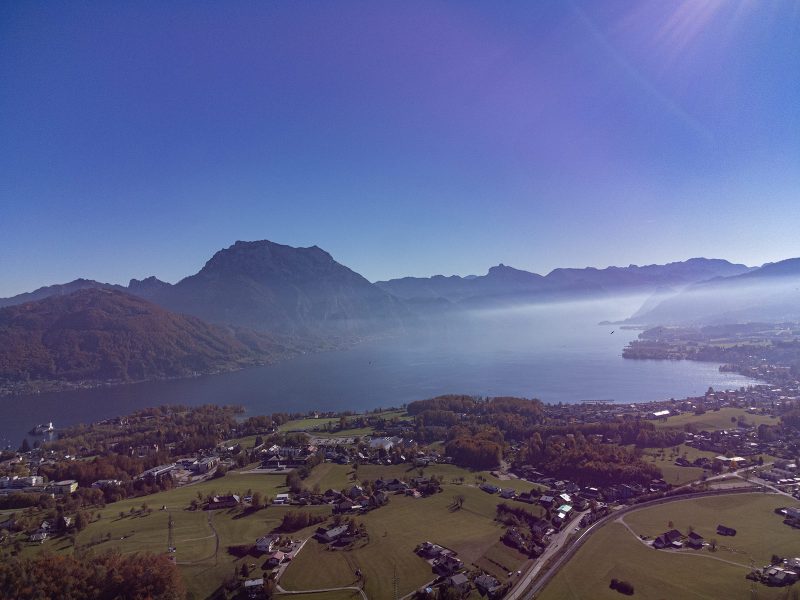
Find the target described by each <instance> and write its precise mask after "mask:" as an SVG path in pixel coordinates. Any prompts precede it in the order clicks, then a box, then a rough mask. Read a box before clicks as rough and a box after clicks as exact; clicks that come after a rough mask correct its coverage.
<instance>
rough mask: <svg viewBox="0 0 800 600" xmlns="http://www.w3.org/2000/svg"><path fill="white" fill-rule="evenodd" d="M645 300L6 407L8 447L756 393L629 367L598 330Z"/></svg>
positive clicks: (457, 324)
mask: <svg viewBox="0 0 800 600" xmlns="http://www.w3.org/2000/svg"><path fill="white" fill-rule="evenodd" d="M640 303H641V298H634V299H623V300H615V301H604V302H580V303H569V304H558V305H543V306H529V307H525V308H517V309H509V310H502V311H476V312H471V313H469V314H466V315H462V316H459V317H449V318H447V319H442V320H440V321H438V322H436V323H432V324H430V325H429V326H426V327H420V328H418V329H417V330H415V331H412V332H409V333H408V334H407V335H404V336H399V337H395V338H391V339H384V340H379V341H371V342H367V343H364V344H361V345H359V346H356V347H354V348H351V349H348V350H340V351H333V352H322V353H318V354H309V355H305V356H301V357H299V358H296V359H294V360H290V361H287V362H284V363H279V364H276V365H272V366H269V367H259V368H253V369H246V370H243V371H237V372H234V373H226V374H222V375H213V376H206V377H198V378H193V379H182V380H172V381H158V382H149V383H140V384H135V385H128V386H118V387H110V388H97V389H91V390H78V391H67V392H59V393H47V394H38V395H33V396H17V397H10V398H8V397H7V398H0V409H1V410H2V412H1V413H0V414H2V418H1V419H0V447H5V446H6V445H7V444H11V445H12V446H13V447H16V446H18V445H19V443H20V442H21V441H22V438H23V436H24V435H25V432H26V431H28V430H29V429H30V428H31V427H32V426H33V425H34V424H36V423H42V422H47V421H53V423H54V424H55V426H56V427H64V426H67V425H72V424H75V423H80V422H90V421H96V420H100V419H104V418H107V417H113V416H117V415H122V414H126V413H129V412H131V411H133V410H136V409H139V408H144V407H147V406H156V405H160V404H189V405H193V404H206V403H217V404H241V405H243V406H244V407H245V408H246V409H247V411H248V414H265V413H272V412H278V411H285V412H295V411H307V410H313V409H319V410H364V409H371V408H375V407H379V406H380V407H388V406H397V405H400V404H402V403H405V402H409V401H412V400H419V399H422V398H430V397H432V396H435V395H438V394H445V393H464V394H474V395H481V396H499V395H513V396H522V397H526V398H534V397H535V398H540V399H541V400H543V401H545V402H580V401H583V400H613V401H615V402H641V401H647V400H661V399H665V398H670V397H674V398H683V397H686V396H693V395H698V394H702V393H703V392H705V390H706V389H707V388H708V387H709V386H713V387H714V388H715V389H725V388H733V387H737V388H738V387H741V386H744V385H748V384H750V383H753V380H750V379H748V378H745V377H741V376H739V375H735V374H731V373H720V372H719V370H718V365H717V364H711V363H697V362H689V361H650V360H648V361H641V360H625V359H623V358H622V349H623V348H624V346H625V345H626V344H627V342H628V341H630V340H631V339H634V338H635V337H636V335H637V334H638V332H636V331H630V330H623V329H619V328H618V327H616V326H613V325H610V326H605V325H598V323H599V322H600V321H603V320H616V319H622V318H625V317H627V316H628V315H630V314H632V313H633V312H634V311H635V310H636V309H637V308H638V306H639V305H640ZM612 331H613V333H611V332H612Z"/></svg>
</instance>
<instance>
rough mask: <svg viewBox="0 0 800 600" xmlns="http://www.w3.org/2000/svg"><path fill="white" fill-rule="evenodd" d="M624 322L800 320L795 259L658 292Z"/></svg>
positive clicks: (798, 271)
mask: <svg viewBox="0 0 800 600" xmlns="http://www.w3.org/2000/svg"><path fill="white" fill-rule="evenodd" d="M628 321H629V322H631V323H637V324H643V325H714V324H727V323H745V322H753V321H759V322H788V321H800V258H792V259H788V260H783V261H780V262H776V263H768V264H765V265H764V266H762V267H761V268H758V269H753V270H750V271H748V272H746V273H743V274H741V275H736V276H733V277H717V278H714V279H710V280H708V281H703V282H699V283H695V284H693V285H691V286H688V287H686V288H685V289H683V290H681V291H680V292H675V293H672V294H670V293H662V294H661V296H660V297H659V298H658V301H649V302H647V303H645V305H644V306H643V307H642V308H641V309H640V310H639V311H638V312H637V313H636V314H634V315H633V316H632V317H631V318H630V319H628Z"/></svg>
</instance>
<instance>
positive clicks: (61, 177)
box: [0, 0, 800, 296]
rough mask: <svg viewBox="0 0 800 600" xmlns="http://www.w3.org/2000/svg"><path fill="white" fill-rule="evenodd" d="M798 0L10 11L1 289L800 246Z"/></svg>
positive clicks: (469, 268) (763, 252) (48, 6)
mask: <svg viewBox="0 0 800 600" xmlns="http://www.w3.org/2000/svg"><path fill="white" fill-rule="evenodd" d="M799 190H800V3H798V1H797V0H791V1H789V0H787V1H785V2H780V1H775V2H762V1H759V0H750V1H741V0H727V1H721V0H720V1H716V0H714V1H711V0H690V1H686V2H679V1H674V2H672V1H671V2H665V1H663V0H632V1H630V2H614V1H612V2H609V1H605V2H595V1H592V2H585V3H583V2H578V1H577V0H576V1H575V2H570V1H568V0H555V1H553V2H544V1H543V2H528V1H525V2H519V3H513V2H500V3H498V2H462V1H457V2H420V3H417V2H413V1H405V2H372V1H370V2H346V1H337V2H313V3H304V2H253V3H240V2H235V1H226V2H214V3H212V2H187V3H175V2H64V3H58V2H42V3H35V2H3V3H1V4H0V295H2V296H4V295H11V294H15V293H19V292H22V291H27V290H30V289H33V288H35V287H38V286H40V285H45V284H50V283H57V282H65V281H69V280H71V279H73V278H75V277H78V276H83V277H89V278H93V279H99V280H102V281H110V282H123V283H124V282H127V280H128V279H129V278H131V277H138V278H141V277H145V276H148V275H156V276H158V277H159V278H161V279H164V280H167V281H176V280H177V279H179V278H181V277H183V276H185V275H188V274H191V273H194V272H196V271H197V270H198V269H199V268H200V267H201V266H202V265H203V263H204V262H205V261H206V260H207V259H208V258H209V257H210V256H211V255H212V254H213V252H214V251H216V250H217V249H219V248H222V247H225V246H228V245H230V244H231V243H233V242H234V241H236V240H237V239H243V240H254V239H270V240H273V241H276V242H280V243H286V244H291V245H299V246H310V245H313V244H316V245H318V246H320V247H322V248H324V249H326V250H328V251H329V252H331V254H333V256H334V257H335V258H336V259H337V260H339V261H340V262H342V263H344V264H346V265H348V266H350V267H351V268H353V269H355V270H357V271H359V272H360V273H362V274H363V275H365V276H366V277H367V278H369V279H370V280H376V279H383V278H390V277H398V276H403V275H420V276H424V275H431V274H436V273H444V274H452V273H457V274H469V273H476V274H480V273H483V272H485V271H486V269H487V268H488V267H489V266H491V265H494V264H497V263H499V262H503V263H505V264H509V265H512V266H515V267H518V268H524V269H528V270H533V271H537V272H547V271H549V270H550V269H552V268H554V267H557V266H575V267H582V266H587V265H592V266H607V265H610V264H618V265H627V264H630V263H637V264H645V263H654V262H668V261H672V260H681V259H685V258H689V257H692V256H713V257H721V258H728V259H730V260H735V261H739V262H745V263H747V264H760V263H763V262H765V261H771V260H778V259H781V258H787V257H790V256H798V255H800V236H798V232H800V192H799Z"/></svg>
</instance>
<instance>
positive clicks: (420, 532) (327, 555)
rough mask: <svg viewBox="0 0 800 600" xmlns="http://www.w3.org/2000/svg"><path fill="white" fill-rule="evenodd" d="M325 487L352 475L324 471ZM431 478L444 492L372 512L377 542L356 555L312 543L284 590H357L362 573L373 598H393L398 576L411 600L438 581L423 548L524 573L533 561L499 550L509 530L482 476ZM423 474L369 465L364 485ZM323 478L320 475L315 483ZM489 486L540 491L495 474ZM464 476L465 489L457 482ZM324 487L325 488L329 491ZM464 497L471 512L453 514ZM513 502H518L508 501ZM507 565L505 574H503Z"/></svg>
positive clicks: (441, 469)
mask: <svg viewBox="0 0 800 600" xmlns="http://www.w3.org/2000/svg"><path fill="white" fill-rule="evenodd" d="M323 466H324V467H327V469H324V470H322V469H321V470H320V473H323V472H324V474H323V475H322V480H321V481H335V480H336V478H339V477H341V476H342V473H344V472H346V470H348V467H342V466H340V465H323ZM424 473H425V475H427V476H430V475H437V476H441V477H442V478H443V481H444V491H443V492H442V493H440V494H436V495H434V496H432V497H429V498H418V499H414V498H409V497H406V496H395V495H392V496H390V502H389V505H388V506H386V507H384V508H381V509H379V510H376V511H373V512H370V513H368V514H366V515H364V516H363V517H359V520H361V521H363V522H364V524H365V525H366V527H367V531H368V533H369V536H370V539H369V543H368V544H367V545H366V546H364V547H362V548H359V549H356V550H353V551H350V552H341V551H338V552H337V551H328V550H326V549H325V548H324V547H323V546H322V545H320V544H318V543H317V542H315V541H313V540H312V541H310V542H308V543H307V544H306V546H305V548H304V549H303V551H302V552H301V553H300V554H299V555H298V556H297V557H296V558H295V560H294V561H293V562H292V564H291V566H290V567H289V568H288V569H287V571H286V573H285V574H284V576H283V579H282V581H281V585H282V586H283V587H284V588H285V589H287V590H292V589H313V588H324V587H337V586H344V585H351V584H352V583H353V581H355V576H354V573H355V570H356V569H357V568H358V569H361V571H362V572H363V573H364V575H365V576H366V582H367V583H366V592H367V595H368V596H369V597H370V599H373V598H374V599H377V600H379V599H381V598H391V589H390V588H387V587H386V582H387V581H391V579H392V576H393V573H394V569H395V568H396V569H397V576H398V579H399V582H400V585H399V588H400V590H399V591H400V594H401V595H404V594H406V593H409V592H411V591H413V590H414V589H416V588H417V587H419V586H421V585H422V584H424V583H426V582H428V581H430V580H432V579H434V574H433V573H432V571H431V568H430V565H429V564H428V563H426V562H425V561H424V560H422V559H421V558H419V557H418V556H417V555H416V554H414V548H415V547H416V546H417V545H418V544H419V543H420V542H423V541H426V540H430V541H432V542H435V543H438V544H442V545H444V546H446V547H448V548H451V549H453V550H455V551H456V552H458V553H459V556H460V557H461V559H462V560H464V561H465V562H466V563H472V564H477V565H478V566H481V567H485V568H486V569H487V570H489V571H490V572H492V573H493V574H495V575H496V576H498V577H499V578H500V579H501V580H504V579H505V578H506V577H507V574H508V573H507V571H505V570H504V569H507V570H513V569H516V568H519V566H520V565H521V564H522V563H523V562H524V560H525V557H524V556H522V555H521V554H519V553H517V552H515V551H513V550H511V549H509V548H506V547H505V546H504V545H502V544H500V543H499V539H500V536H501V535H502V528H501V527H500V526H499V525H498V524H497V523H496V522H494V516H495V510H496V507H497V504H498V503H499V502H501V501H502V500H501V499H500V497H499V496H497V495H492V494H487V493H486V492H483V491H481V490H480V489H478V488H477V487H476V485H475V484H476V481H475V476H476V474H475V473H471V472H469V471H466V470H464V469H461V468H459V467H455V466H452V465H432V466H430V467H428V468H426V469H425V470H424ZM416 474H417V469H416V468H411V469H409V467H408V466H407V465H394V466H388V467H378V466H374V465H362V466H360V467H359V469H358V476H359V478H360V479H362V480H363V479H368V480H374V479H377V478H379V477H382V478H391V477H402V476H406V477H408V476H415V475H416ZM314 475H316V473H315V474H313V475H312V477H313V476H314ZM480 476H482V477H485V478H486V479H487V480H488V481H490V482H492V483H496V484H497V485H503V486H504V487H515V488H516V489H520V490H529V489H530V488H531V487H533V486H532V484H530V483H527V482H522V481H519V480H511V481H498V480H497V479H495V478H494V477H491V476H490V475H489V474H488V473H481V474H480ZM461 477H464V484H463V485H461V484H457V483H452V482H453V480H459V479H460V478H461ZM321 487H322V486H321ZM455 495H463V496H464V498H465V502H464V507H463V509H461V510H459V511H452V510H451V509H450V504H451V503H452V501H453V496H455ZM508 502H513V501H508ZM520 506H524V507H525V508H526V509H527V510H529V511H531V512H533V513H534V514H538V515H541V514H542V513H543V511H542V509H541V507H539V506H531V505H520ZM500 565H502V569H501V568H500Z"/></svg>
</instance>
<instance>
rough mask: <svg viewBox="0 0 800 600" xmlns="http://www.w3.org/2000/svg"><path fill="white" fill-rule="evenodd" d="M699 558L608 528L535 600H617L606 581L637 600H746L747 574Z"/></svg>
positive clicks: (766, 599) (773, 593) (769, 591)
mask: <svg viewBox="0 0 800 600" xmlns="http://www.w3.org/2000/svg"><path fill="white" fill-rule="evenodd" d="M708 556H711V555H710V554H709V553H706V552H705V551H703V552H701V553H669V552H662V551H658V550H652V549H649V548H645V547H644V546H643V545H642V544H641V543H640V542H638V541H637V540H636V539H635V538H634V537H633V536H632V535H631V533H630V532H629V531H628V530H627V529H625V527H624V526H623V525H621V524H619V523H614V522H612V523H609V524H608V525H605V526H604V527H603V528H601V529H600V531H598V532H597V533H595V534H594V535H593V536H592V537H591V538H590V539H589V541H588V542H586V544H584V545H583V546H582V547H581V548H580V550H578V552H577V553H576V554H575V556H574V557H573V558H572V560H570V561H569V563H567V565H566V566H565V567H564V568H563V569H561V571H559V573H558V574H557V575H556V576H555V577H554V578H553V580H552V581H551V582H550V583H549V585H548V586H547V587H546V588H545V589H544V590H543V591H542V593H541V594H540V596H539V599H540V600H620V598H625V596H622V595H620V594H619V593H618V592H616V591H614V590H612V589H610V588H609V587H608V586H609V583H610V582H611V579H612V578H615V579H620V580H624V581H628V582H630V583H631V584H632V585H633V586H634V591H635V593H634V596H633V598H637V599H640V600H663V599H665V598H670V599H683V598H687V599H698V600H719V599H720V598H725V599H726V600H750V599H751V595H750V581H749V580H747V579H745V575H746V574H747V573H748V572H749V569H748V568H744V567H738V566H735V565H731V564H729V563H725V562H721V561H719V560H714V559H713V558H708ZM786 592H787V591H786V590H785V589H783V590H781V589H776V588H768V587H766V586H759V587H758V598H759V599H761V600H777V599H779V598H784V597H786Z"/></svg>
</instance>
